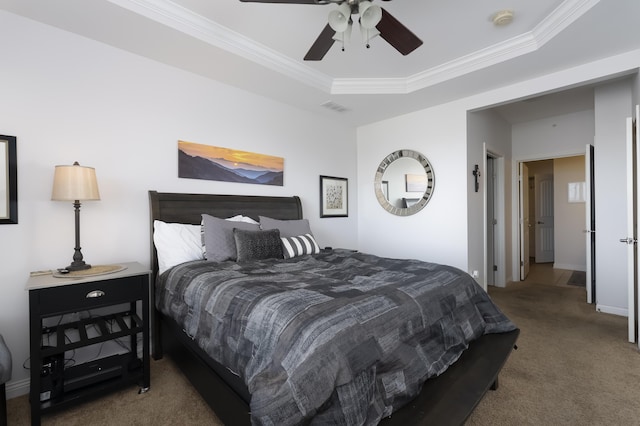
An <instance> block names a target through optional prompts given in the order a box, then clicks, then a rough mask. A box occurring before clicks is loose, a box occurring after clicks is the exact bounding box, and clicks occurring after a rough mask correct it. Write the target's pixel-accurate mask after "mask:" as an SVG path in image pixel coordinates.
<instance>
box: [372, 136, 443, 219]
mask: <svg viewBox="0 0 640 426" xmlns="http://www.w3.org/2000/svg"><path fill="white" fill-rule="evenodd" d="M434 184H435V176H434V173H433V169H432V167H431V164H430V163H429V161H428V160H427V158H426V157H424V156H423V155H422V154H420V153H419V152H416V151H413V150H408V149H404V150H399V151H395V152H393V153H391V154H389V155H388V156H387V157H385V158H384V159H383V160H382V162H381V163H380V165H379V166H378V170H377V171H376V177H375V183H374V187H375V192H376V198H377V199H378V202H379V203H380V205H381V206H382V207H383V208H384V209H385V210H387V211H388V212H390V213H392V214H395V215H398V216H409V215H412V214H415V213H417V212H418V211H420V210H422V209H423V208H424V206H426V205H427V203H428V202H429V199H430V198H431V194H432V193H433V188H434Z"/></svg>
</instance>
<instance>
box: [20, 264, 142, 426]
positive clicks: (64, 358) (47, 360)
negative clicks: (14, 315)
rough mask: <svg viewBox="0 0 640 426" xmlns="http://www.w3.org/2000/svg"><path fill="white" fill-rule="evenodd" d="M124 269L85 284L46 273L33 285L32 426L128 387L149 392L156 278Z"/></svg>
mask: <svg viewBox="0 0 640 426" xmlns="http://www.w3.org/2000/svg"><path fill="white" fill-rule="evenodd" d="M122 267H124V269H123V270H121V271H118V272H113V273H109V274H103V275H95V276H89V277H84V278H74V277H67V276H64V277H62V278H57V277H54V276H52V275H51V274H47V275H40V276H32V277H30V278H29V280H28V281H27V285H26V289H27V290H28V291H29V334H30V346H31V350H30V352H31V353H30V355H31V358H30V365H31V390H30V394H29V400H30V403H31V424H32V425H39V424H40V417H41V415H42V414H43V413H47V412H51V411H54V410H59V409H64V408H65V407H69V406H71V405H74V404H78V403H81V402H83V401H86V400H89V399H92V398H95V397H99V396H101V395H104V394H105V393H107V392H110V391H112V390H115V389H118V388H121V387H123V386H127V385H129V386H130V385H132V384H135V383H138V384H139V385H140V386H141V387H140V393H142V392H146V391H147V390H148V389H149V382H150V372H149V276H150V271H149V270H148V269H145V268H144V267H143V266H142V265H140V264H139V263H135V262H134V263H123V264H122ZM138 339H141V341H140V342H138ZM140 344H141V346H142V348H141V349H142V350H141V354H138V349H139V345H140ZM107 345H111V351H108V350H104V349H105V348H106V346H107ZM114 347H115V348H117V349H115V350H114V349H113V348H114ZM83 351H84V356H85V357H87V353H91V355H90V356H88V357H87V358H88V359H82V356H83ZM110 352H113V353H110Z"/></svg>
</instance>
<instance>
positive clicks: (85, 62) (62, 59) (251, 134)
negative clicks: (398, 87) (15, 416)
mask: <svg viewBox="0 0 640 426" xmlns="http://www.w3.org/2000/svg"><path fill="white" fill-rule="evenodd" d="M0 20H1V22H2V25H1V26H0V39H2V40H5V42H4V43H2V46H3V47H2V54H3V66H2V67H0V92H1V93H2V102H0V116H1V117H2V124H1V125H2V128H1V129H0V133H2V134H6V135H15V136H17V138H18V142H17V151H18V198H19V207H18V219H19V223H18V224H17V225H2V226H0V240H1V241H2V245H1V246H0V259H1V262H2V268H1V270H0V286H2V298H1V299H0V333H1V334H2V335H3V336H4V339H5V341H6V342H7V344H8V346H9V348H10V350H11V352H12V354H13V359H14V369H13V380H12V383H10V385H9V386H8V391H9V396H12V395H15V392H17V390H16V389H17V388H18V387H20V389H22V390H23V391H24V390H25V388H24V386H25V383H27V385H28V382H26V378H28V371H27V370H24V369H23V368H22V364H23V362H25V361H26V360H27V358H28V356H29V353H28V349H29V344H28V304H27V292H26V291H25V290H24V285H25V282H26V280H27V278H28V276H29V271H33V270H40V269H48V268H56V267H61V266H64V265H67V264H68V263H69V262H70V261H71V257H72V255H73V246H74V219H73V207H72V204H71V203H61V202H53V201H50V198H51V185H52V178H53V170H54V166H55V165H56V164H71V163H72V162H73V161H79V162H80V164H83V165H89V166H94V167H95V168H96V172H97V176H98V183H99V186H100V193H101V198H102V199H101V201H97V202H86V203H84V204H83V206H82V220H81V222H82V223H81V228H82V235H81V237H82V238H81V239H82V252H83V253H84V256H85V260H86V261H87V262H88V263H94V264H106V263H114V262H122V261H138V262H140V263H142V264H144V265H148V264H149V241H150V237H149V208H148V195H147V191H148V190H150V189H155V190H159V191H176V192H193V193H221V194H225V193H229V194H231V193H233V194H252V195H254V194H255V195H282V196H290V195H299V196H300V197H301V198H302V204H303V210H304V214H305V216H306V217H307V218H309V219H310V221H311V227H312V229H313V231H314V233H315V235H316V237H317V239H318V242H319V243H320V244H321V245H322V246H324V245H331V246H334V247H357V227H356V219H357V215H358V206H357V203H356V199H357V189H358V188H357V185H356V177H357V176H356V173H355V168H354V165H355V164H356V147H355V130H354V129H351V128H347V127H344V126H342V125H340V124H336V123H335V122H333V121H331V120H328V119H326V118H322V117H319V116H315V115H312V114H310V113H307V112H303V111H300V110H297V109H294V108H291V107H288V106H286V105H283V104H279V103H275V102H273V101H270V100H267V99H265V98H261V97H257V96H255V95H251V94H249V93H246V92H243V91H241V90H237V89H234V88H231V87H229V86H225V85H222V84H219V83H216V82H212V81H210V80H206V79H204V78H201V77H199V76H196V75H193V74H190V73H187V72H184V71H180V70H177V69H174V68H170V67H167V66H165V65H162V64H159V63H155V62H153V61H150V60H147V59H144V58H141V57H138V56H135V55H132V54H129V53H126V52H123V51H119V50H117V49H114V48H111V47H108V46H106V45H103V44H100V43H96V42H93V41H90V40H88V39H85V38H81V37H78V36H76V35H72V34H70V33H66V32H62V31H59V30H57V29H53V28H52V27H48V26H45V25H41V24H38V23H34V22H32V21H29V20H25V19H23V18H20V17H17V16H15V15H12V14H8V13H4V12H0ZM179 139H183V140H188V141H193V142H198V143H203V144H209V145H217V146H223V147H229V148H234V149H240V150H246V151H254V152H259V153H263V154H269V155H276V156H282V157H284V158H285V183H284V186H283V187H274V186H261V185H248V184H234V183H221V182H213V181H204V180H190V179H179V178H178V177H177V141H178V140H179ZM337 153H339V155H337ZM321 174H323V175H330V176H341V177H346V178H348V179H349V184H350V185H349V198H350V200H349V201H350V202H349V217H348V218H330V219H320V218H319V193H318V191H319V175H321ZM27 389H28V388H27Z"/></svg>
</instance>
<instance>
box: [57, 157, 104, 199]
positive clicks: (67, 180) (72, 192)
mask: <svg viewBox="0 0 640 426" xmlns="http://www.w3.org/2000/svg"><path fill="white" fill-rule="evenodd" d="M51 199H52V200H54V201H75V200H78V201H81V200H85V201H87V200H99V199H100V193H99V192H98V181H97V179H96V170H95V169H94V168H93V167H84V166H81V165H79V164H78V162H77V161H76V162H75V163H73V165H72V166H56V170H55V174H54V175H53V192H52V193H51Z"/></svg>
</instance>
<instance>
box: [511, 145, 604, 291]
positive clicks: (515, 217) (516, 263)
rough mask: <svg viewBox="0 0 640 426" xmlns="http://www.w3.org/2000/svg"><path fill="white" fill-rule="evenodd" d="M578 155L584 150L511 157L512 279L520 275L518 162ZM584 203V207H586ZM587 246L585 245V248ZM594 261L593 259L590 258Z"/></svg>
mask: <svg viewBox="0 0 640 426" xmlns="http://www.w3.org/2000/svg"><path fill="white" fill-rule="evenodd" d="M579 155H585V151H570V152H559V153H555V154H552V153H549V154H545V155H543V156H522V157H517V158H513V159H512V160H511V212H512V213H511V217H512V220H511V226H512V244H511V252H512V253H511V259H512V265H511V273H512V276H513V277H514V281H517V279H515V277H520V244H521V239H522V235H521V232H520V220H521V215H520V194H519V192H520V186H519V172H520V163H527V162H529V161H539V160H553V159H556V158H564V157H576V156H579ZM586 207H587V206H586V204H585V209H586ZM588 249H589V248H588V247H587V248H586V250H588ZM592 261H595V259H592Z"/></svg>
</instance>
